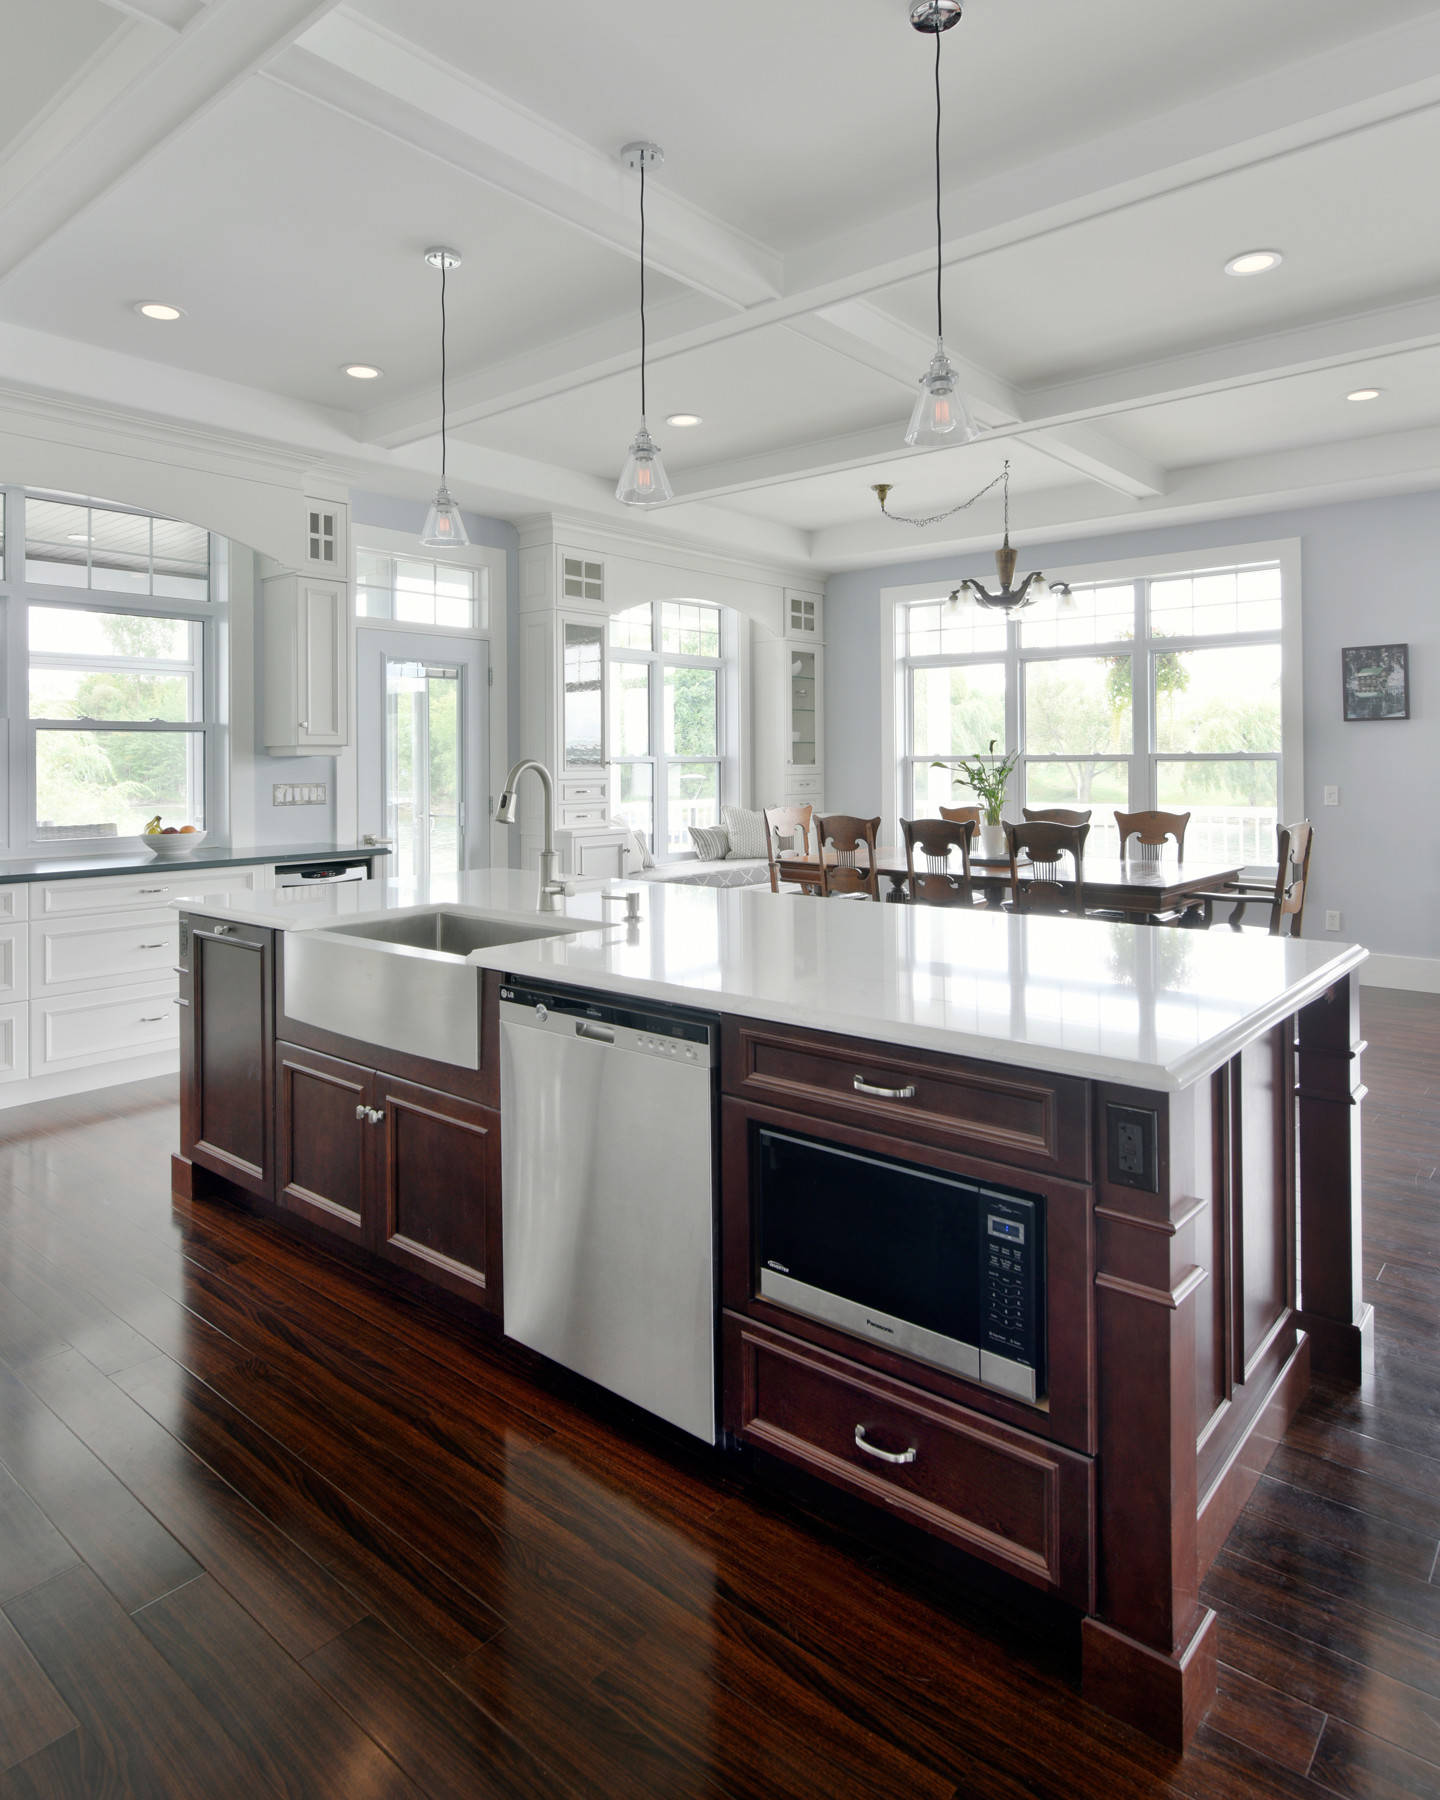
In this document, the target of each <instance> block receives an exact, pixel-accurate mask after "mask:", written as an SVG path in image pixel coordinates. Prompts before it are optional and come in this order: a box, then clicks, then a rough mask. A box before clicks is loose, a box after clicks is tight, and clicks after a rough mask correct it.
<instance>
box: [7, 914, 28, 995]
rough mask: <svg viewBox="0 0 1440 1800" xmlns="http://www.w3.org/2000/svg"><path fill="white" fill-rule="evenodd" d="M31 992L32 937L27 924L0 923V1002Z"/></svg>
mask: <svg viewBox="0 0 1440 1800" xmlns="http://www.w3.org/2000/svg"><path fill="white" fill-rule="evenodd" d="M29 992H30V937H29V927H28V926H25V925H0V1003H5V1002H8V1001H11V1000H23V999H24V998H25V996H26V995H27V994H28V993H29Z"/></svg>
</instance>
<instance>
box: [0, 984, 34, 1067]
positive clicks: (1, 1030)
mask: <svg viewBox="0 0 1440 1800" xmlns="http://www.w3.org/2000/svg"><path fill="white" fill-rule="evenodd" d="M29 1073H30V1008H29V1007H28V1006H26V1005H25V1004H24V1002H23V1001H17V1002H15V1003H14V1004H12V1005H10V1006H0V1081H23V1080H24V1079H25V1077H26V1076H27V1075H28V1074H29Z"/></svg>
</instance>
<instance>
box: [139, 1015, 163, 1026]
mask: <svg viewBox="0 0 1440 1800" xmlns="http://www.w3.org/2000/svg"><path fill="white" fill-rule="evenodd" d="M169 1017H170V1015H169V1013H156V1014H155V1016H154V1018H153V1019H147V1018H145V1017H144V1015H143V1014H142V1015H141V1019H140V1023H141V1024H142V1025H163V1024H164V1023H165V1021H166V1020H167V1019H168V1018H169Z"/></svg>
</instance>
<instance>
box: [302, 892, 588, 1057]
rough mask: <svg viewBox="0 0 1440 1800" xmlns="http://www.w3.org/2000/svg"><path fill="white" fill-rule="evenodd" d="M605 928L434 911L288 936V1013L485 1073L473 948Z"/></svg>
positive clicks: (344, 1034)
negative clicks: (481, 1058) (471, 955)
mask: <svg viewBox="0 0 1440 1800" xmlns="http://www.w3.org/2000/svg"><path fill="white" fill-rule="evenodd" d="M597 929H600V927H598V926H597V925H596V924H595V923H594V922H593V921H590V920H584V921H581V920H577V921H575V922H574V923H569V924H559V923H552V922H551V921H549V920H547V921H546V922H545V923H543V924H542V923H540V922H539V921H538V920H533V919H503V918H484V917H477V916H476V915H475V914H474V913H467V912H461V911H458V910H455V909H453V908H450V907H444V906H429V907H423V908H419V909H417V910H416V911H414V912H405V913H396V914H393V915H391V916H389V917H387V918H382V919H372V920H368V921H363V922H358V923H356V924H353V925H352V924H348V923H347V924H341V925H326V926H321V927H319V928H317V929H316V930H313V931H291V932H287V933H286V935H285V944H284V953H283V954H284V969H285V975H284V1010H285V1014H286V1016H287V1017H288V1018H291V1019H298V1020H299V1021H300V1022H301V1023H302V1024H306V1025H314V1026H315V1027H317V1028H318V1029H319V1030H321V1031H334V1032H338V1033H339V1034H340V1035H341V1036H342V1037H348V1038H355V1039H357V1040H358V1041H359V1042H360V1043H362V1044H377V1045H380V1046H381V1047H383V1048H386V1049H390V1050H400V1051H403V1052H405V1053H406V1054H408V1055H410V1056H428V1057H431V1058H433V1059H434V1060H435V1061H436V1062H444V1063H453V1064H454V1065H455V1066H457V1067H458V1068H462V1069H478V1068H479V1066H480V978H481V970H480V969H478V968H477V967H476V966H475V965H474V964H473V963H469V962H467V961H466V960H465V958H466V957H467V956H468V955H469V954H470V952H471V951H472V950H489V949H493V948H494V947H495V946H497V945H500V944H524V943H532V942H534V941H535V939H537V938H551V937H567V936H569V935H570V934H571V933H573V932H577V931H594V930H597Z"/></svg>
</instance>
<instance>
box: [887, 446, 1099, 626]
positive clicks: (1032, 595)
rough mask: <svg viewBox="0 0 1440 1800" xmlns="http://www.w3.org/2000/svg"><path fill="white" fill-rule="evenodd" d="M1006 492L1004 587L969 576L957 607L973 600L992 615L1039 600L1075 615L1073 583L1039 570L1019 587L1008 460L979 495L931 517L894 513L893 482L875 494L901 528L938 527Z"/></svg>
mask: <svg viewBox="0 0 1440 1800" xmlns="http://www.w3.org/2000/svg"><path fill="white" fill-rule="evenodd" d="M1001 486H1003V487H1004V490H1005V541H1004V543H1003V544H1002V545H1001V546H1000V548H999V549H998V550H997V551H996V552H995V568H996V571H997V572H998V574H999V577H1000V586H999V588H998V590H997V591H996V592H995V593H993V594H992V593H991V592H990V590H989V588H987V587H986V586H985V584H984V583H983V582H980V581H974V580H971V579H970V578H969V577H967V578H966V579H965V580H964V581H962V582H961V583H960V585H959V587H957V588H956V589H955V590H954V592H953V593H952V594H951V595H950V600H951V603H952V604H953V605H956V606H959V605H963V604H964V603H965V602H966V601H969V600H973V601H974V602H975V604H976V605H977V606H984V607H988V608H989V609H990V610H991V611H992V612H1004V613H1013V612H1019V610H1020V608H1021V607H1022V606H1034V605H1036V604H1037V603H1038V602H1039V601H1042V600H1047V599H1053V600H1054V601H1055V603H1056V607H1057V610H1058V611H1061V612H1073V611H1074V610H1075V600H1074V596H1073V595H1072V594H1071V592H1070V584H1069V582H1066V581H1053V582H1052V581H1047V580H1046V579H1045V577H1044V576H1043V575H1042V574H1041V573H1040V571H1039V570H1038V569H1036V570H1034V571H1033V572H1032V573H1031V574H1029V575H1026V576H1023V577H1022V578H1021V582H1020V585H1019V587H1016V586H1015V585H1014V582H1015V564H1016V562H1017V561H1018V559H1019V556H1018V552H1017V551H1016V550H1015V549H1014V548H1013V547H1012V545H1011V543H1010V461H1009V458H1008V457H1007V458H1006V461H1005V467H1004V468H1003V469H1002V470H1001V471H1000V473H999V474H998V475H997V476H996V477H995V479H994V480H993V481H987V482H986V483H985V485H984V487H982V488H981V489H980V490H979V492H978V493H974V494H972V495H971V496H970V498H969V499H968V500H962V501H960V503H959V504H958V505H957V506H949V507H946V509H945V511H944V512H938V513H931V514H930V515H929V517H928V518H923V519H912V518H907V517H906V516H905V514H904V513H892V512H891V511H890V509H889V508H888V507H887V506H886V504H885V502H886V500H887V499H888V498H889V497H890V493H891V490H892V488H893V487H894V483H893V482H890V481H880V482H876V484H875V488H874V492H875V494H876V495H877V497H878V498H879V501H880V510H881V512H883V513H884V514H885V517H886V518H887V519H894V521H895V522H896V524H897V525H938V524H939V523H940V521H941V520H942V519H948V518H951V517H952V516H953V515H954V514H955V513H958V512H964V511H965V510H966V508H967V507H971V506H973V505H974V504H975V502H976V501H977V500H983V499H984V497H985V496H986V494H988V493H991V492H992V491H993V490H994V489H995V488H997V487H1001Z"/></svg>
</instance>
